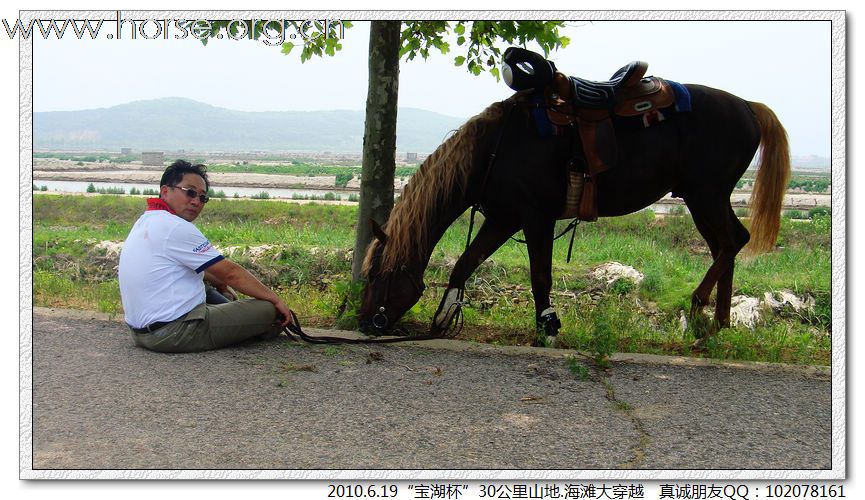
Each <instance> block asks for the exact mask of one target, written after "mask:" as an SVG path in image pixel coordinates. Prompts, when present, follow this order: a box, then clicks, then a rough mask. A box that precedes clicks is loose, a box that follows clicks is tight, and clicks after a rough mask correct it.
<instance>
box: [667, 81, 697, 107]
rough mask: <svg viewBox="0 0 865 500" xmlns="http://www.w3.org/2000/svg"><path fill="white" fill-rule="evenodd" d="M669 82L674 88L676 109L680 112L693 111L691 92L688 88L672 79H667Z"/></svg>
mask: <svg viewBox="0 0 865 500" xmlns="http://www.w3.org/2000/svg"><path fill="white" fill-rule="evenodd" d="M667 83H668V84H670V87H672V88H673V96H674V99H675V103H676V111H678V112H680V113H684V112H687V111H691V93H690V92H688V88H687V87H685V86H684V85H682V84H681V83H678V82H674V81H672V80H667Z"/></svg>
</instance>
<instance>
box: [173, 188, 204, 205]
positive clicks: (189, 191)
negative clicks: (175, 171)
mask: <svg viewBox="0 0 865 500" xmlns="http://www.w3.org/2000/svg"><path fill="white" fill-rule="evenodd" d="M168 187H173V188H177V189H182V190H183V191H185V192H186V196H189V197H190V198H198V200H199V201H200V202H201V203H207V202H208V201H210V197H209V196H207V195H206V194H204V193H201V194H198V191H196V190H195V189H193V188H185V187H180V186H168Z"/></svg>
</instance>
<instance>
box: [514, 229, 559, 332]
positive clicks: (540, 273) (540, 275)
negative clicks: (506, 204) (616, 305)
mask: <svg viewBox="0 0 865 500" xmlns="http://www.w3.org/2000/svg"><path fill="white" fill-rule="evenodd" d="M555 225H556V221H555V220H546V219H532V220H527V222H526V223H524V225H523V234H525V236H526V246H528V249H529V266H530V269H531V275H532V296H533V297H534V299H535V325H536V326H535V341H534V343H533V344H532V345H534V346H550V347H553V346H555V345H556V335H557V334H558V333H559V328H560V327H561V326H562V324H561V322H560V321H559V318H558V316H557V315H556V311H555V310H554V309H553V307H552V306H551V304H550V290H551V289H552V288H553V230H554V229H555Z"/></svg>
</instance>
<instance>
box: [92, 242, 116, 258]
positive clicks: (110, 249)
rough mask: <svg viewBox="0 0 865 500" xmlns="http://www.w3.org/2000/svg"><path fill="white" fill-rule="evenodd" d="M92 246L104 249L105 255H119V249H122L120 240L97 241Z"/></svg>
mask: <svg viewBox="0 0 865 500" xmlns="http://www.w3.org/2000/svg"><path fill="white" fill-rule="evenodd" d="M94 248H97V249H102V250H105V256H106V257H119V256H120V250H122V249H123V242H122V241H109V240H105V241H100V242H99V243H97V244H96V245H95V246H94Z"/></svg>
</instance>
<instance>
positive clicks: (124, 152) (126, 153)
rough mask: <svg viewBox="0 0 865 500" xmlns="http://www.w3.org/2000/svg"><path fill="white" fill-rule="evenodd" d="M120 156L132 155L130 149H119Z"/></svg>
mask: <svg viewBox="0 0 865 500" xmlns="http://www.w3.org/2000/svg"><path fill="white" fill-rule="evenodd" d="M120 154H122V155H124V156H126V155H131V154H132V148H120Z"/></svg>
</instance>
